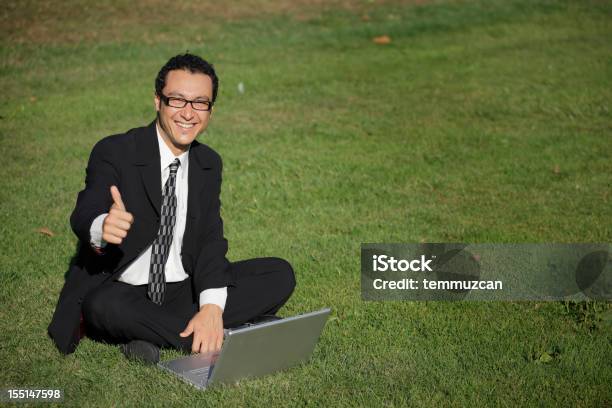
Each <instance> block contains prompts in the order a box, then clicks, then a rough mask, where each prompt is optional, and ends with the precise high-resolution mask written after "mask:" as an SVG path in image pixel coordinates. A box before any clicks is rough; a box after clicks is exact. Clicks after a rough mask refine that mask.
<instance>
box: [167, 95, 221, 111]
mask: <svg viewBox="0 0 612 408" xmlns="http://www.w3.org/2000/svg"><path fill="white" fill-rule="evenodd" d="M159 99H161V100H162V101H163V102H164V104H165V105H166V106H168V107H170V108H175V109H183V108H184V107H185V106H187V104H188V103H189V104H191V108H192V109H193V110H196V111H198V112H210V111H211V110H212V108H213V102H212V101H207V100H205V101H198V100H191V101H190V100H188V99H185V98H179V97H177V96H166V95H164V94H163V93H160V94H159ZM170 99H177V100H179V101H183V102H185V103H184V104H183V106H181V107H180V108H179V107H178V106H171V105H170V104H169V103H168V102H170ZM194 102H195V103H208V109H196V108H195V107H194V106H193V104H194Z"/></svg>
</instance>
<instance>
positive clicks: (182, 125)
mask: <svg viewBox="0 0 612 408" xmlns="http://www.w3.org/2000/svg"><path fill="white" fill-rule="evenodd" d="M174 123H176V124H177V126H179V127H181V128H183V129H191V128H192V127H194V126H195V124H194V123H184V122H174Z"/></svg>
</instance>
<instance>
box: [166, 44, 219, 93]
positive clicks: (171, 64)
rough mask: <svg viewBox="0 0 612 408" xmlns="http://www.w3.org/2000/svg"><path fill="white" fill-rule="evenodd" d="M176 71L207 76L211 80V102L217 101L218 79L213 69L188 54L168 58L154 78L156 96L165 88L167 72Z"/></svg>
mask: <svg viewBox="0 0 612 408" xmlns="http://www.w3.org/2000/svg"><path fill="white" fill-rule="evenodd" d="M176 69H184V70H186V71H189V72H191V73H197V72H199V73H202V74H205V75H208V76H209V77H210V79H211V80H212V86H213V89H212V91H213V94H212V102H213V103H214V102H215V99H217V90H218V89H219V78H217V74H216V73H215V68H214V67H213V66H212V64H209V63H208V62H207V61H206V60H204V59H202V58H200V57H198V56H197V55H193V54H189V53H186V54H182V55H177V56H175V57H172V58H170V59H169V60H168V62H166V64H165V65H164V66H163V67H162V68H161V69H160V70H159V73H158V74H157V78H155V94H156V95H161V94H162V89H164V87H165V86H166V77H167V76H168V72H170V71H174V70H176Z"/></svg>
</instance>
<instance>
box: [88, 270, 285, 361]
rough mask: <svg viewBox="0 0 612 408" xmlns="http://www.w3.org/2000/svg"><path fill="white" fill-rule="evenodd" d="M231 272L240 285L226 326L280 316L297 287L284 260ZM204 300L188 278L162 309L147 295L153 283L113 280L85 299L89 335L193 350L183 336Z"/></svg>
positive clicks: (169, 292)
mask: <svg viewBox="0 0 612 408" xmlns="http://www.w3.org/2000/svg"><path fill="white" fill-rule="evenodd" d="M231 268H232V273H235V274H236V275H235V276H236V285H235V286H230V287H228V288H227V301H226V304H225V309H224V311H223V325H224V326H225V328H231V327H236V326H239V325H242V324H244V323H246V322H248V321H250V320H253V319H257V318H258V317H259V316H262V315H269V314H276V312H277V311H278V309H280V308H281V307H282V306H283V305H284V304H285V303H286V302H287V300H288V299H289V297H290V296H291V293H292V292H293V288H294V287H295V276H294V273H293V269H292V268H291V265H290V264H289V263H288V262H287V261H285V260H283V259H280V258H256V259H249V260H245V261H240V262H234V263H232V264H231ZM199 296H200V295H199V293H198V294H196V293H194V291H193V288H192V284H191V279H190V278H188V279H186V280H184V281H182V282H176V283H167V284H166V292H165V295H164V303H163V304H162V305H157V304H155V303H153V302H152V301H151V300H150V299H149V298H148V297H147V285H140V286H134V285H130V284H127V283H123V282H119V281H114V280H110V281H108V282H106V283H104V284H103V285H101V286H100V287H98V288H96V289H94V290H93V291H91V292H90V293H89V294H88V295H87V296H86V297H85V299H84V300H83V305H82V307H83V308H82V310H83V319H84V322H85V331H86V333H87V336H88V337H90V338H92V339H95V340H99V341H103V342H107V343H126V342H129V341H131V340H146V341H148V342H151V343H153V344H156V345H158V346H159V347H171V348H176V349H181V350H184V351H187V352H190V351H191V343H192V341H193V335H191V336H189V337H180V336H179V333H180V332H182V331H183V330H185V328H186V327H187V324H188V323H189V320H191V318H192V317H193V316H194V314H195V313H196V312H197V311H198V310H199Z"/></svg>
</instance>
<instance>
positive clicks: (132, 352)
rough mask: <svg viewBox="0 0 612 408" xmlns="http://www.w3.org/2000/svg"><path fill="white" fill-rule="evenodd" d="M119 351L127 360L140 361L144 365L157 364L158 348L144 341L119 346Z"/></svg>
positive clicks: (134, 341)
mask: <svg viewBox="0 0 612 408" xmlns="http://www.w3.org/2000/svg"><path fill="white" fill-rule="evenodd" d="M119 349H120V350H121V352H122V353H123V355H125V356H126V357H127V358H128V359H129V360H138V361H142V362H143V363H145V364H157V362H159V347H157V346H156V345H155V344H152V343H149V342H148V341H144V340H132V341H130V342H129V343H126V344H121V345H120V346H119Z"/></svg>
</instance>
